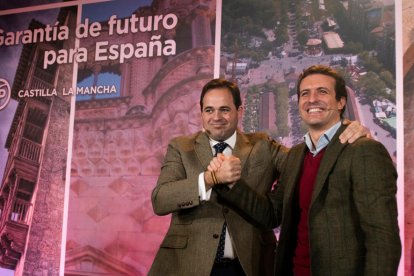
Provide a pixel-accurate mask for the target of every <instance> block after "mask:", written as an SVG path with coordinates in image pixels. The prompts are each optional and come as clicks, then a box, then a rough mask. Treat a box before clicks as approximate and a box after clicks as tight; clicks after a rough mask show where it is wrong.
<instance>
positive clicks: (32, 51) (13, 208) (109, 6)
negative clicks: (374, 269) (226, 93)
mask: <svg viewBox="0 0 414 276" xmlns="http://www.w3.org/2000/svg"><path fill="white" fill-rule="evenodd" d="M3 2H6V1H3ZM325 2H326V3H324V1H319V2H318V3H319V4H317V3H316V2H315V3H313V1H308V0H294V1H288V0H282V1H277V0H257V1H241V0H226V1H222V0H208V1H172V0H85V1H63V2H61V1H34V0H32V1H30V0H28V1H14V2H13V3H12V1H7V3H1V4H0V130H1V131H0V146H1V147H0V180H1V186H0V241H1V242H0V267H1V268H0V274H1V275H3V274H4V275H40V274H42V275H43V274H45V275H46V274H47V275H101V274H108V275H134V276H136V275H146V274H147V273H148V270H149V268H150V266H151V264H152V261H153V259H154V256H155V253H156V252H157V250H158V248H159V246H160V243H161V241H162V239H163V238H164V235H165V232H166V230H167V228H168V225H169V223H170V217H169V216H163V217H160V216H156V215H155V214H154V212H153V210H152V205H151V192H152V189H153V188H154V187H155V185H156V181H157V178H158V176H159V173H160V168H161V165H162V162H163V159H164V155H165V153H166V150H167V145H168V142H169V141H170V139H171V138H173V137H175V136H179V135H189V134H191V133H194V132H196V131H199V130H200V129H201V120H200V106H199V97H200V93H201V89H202V87H203V85H204V84H205V83H206V82H207V81H209V80H210V79H212V78H217V77H222V78H226V79H229V80H232V81H234V82H236V83H237V84H238V85H239V87H240V89H241V92H242V99H243V105H244V108H245V111H244V117H243V119H242V120H241V122H240V125H239V128H240V129H241V130H243V131H245V132H256V131H264V132H267V133H268V134H269V135H271V136H272V137H273V138H274V139H275V140H277V141H278V142H280V143H282V144H284V145H286V146H292V145H295V144H297V143H300V142H302V139H303V138H302V136H303V134H304V132H305V128H304V126H303V125H302V124H301V122H300V117H299V113H298V110H297V98H296V81H297V78H298V76H299V74H300V73H301V72H302V70H303V69H305V68H307V67H309V66H310V65H313V64H325V65H329V66H332V67H334V68H335V69H337V70H338V71H339V72H340V73H341V74H342V75H343V76H344V78H345V79H346V82H347V85H348V93H349V98H348V105H347V107H346V109H347V113H346V117H347V118H349V119H351V120H358V121H360V122H361V124H363V125H365V126H366V127H367V128H369V129H370V131H371V134H372V137H373V139H376V140H378V141H380V142H382V143H383V144H384V145H385V147H386V148H387V150H388V152H389V154H390V155H391V157H392V159H393V160H394V162H395V165H396V167H397V169H398V173H399V181H398V185H399V192H398V193H399V194H398V204H399V219H400V233H401V240H402V242H403V244H404V254H403V258H402V261H401V265H400V272H399V274H400V275H404V272H405V275H411V274H412V273H413V271H414V270H413V264H412V260H411V259H412V258H413V257H412V251H413V249H412V245H413V229H412V225H413V223H410V225H408V222H409V221H411V220H412V219H409V217H410V215H409V213H410V212H411V213H412V209H413V208H414V206H413V204H411V205H410V204H409V203H408V201H409V199H408V197H409V195H410V191H411V190H412V188H411V187H412V185H413V184H412V183H414V177H413V175H414V174H409V173H408V171H409V170H406V171H405V173H404V160H405V164H406V166H410V165H411V164H413V163H414V161H413V160H414V159H413V158H407V156H408V154H405V155H404V151H405V152H406V153H407V152H411V151H412V150H414V149H411V147H412V145H411V144H410V143H405V144H404V137H405V140H406V141H409V140H412V139H410V137H411V138H412V135H413V134H412V133H413V131H414V130H413V129H414V126H413V124H412V123H410V122H411V121H413V120H411V119H410V116H407V117H406V119H405V120H403V116H400V115H399V114H402V113H403V110H406V111H408V112H409V110H411V109H412V108H413V106H414V105H411V104H410V103H411V101H412V99H411V98H412V96H411V95H412V94H413V93H408V92H410V91H411V92H412V90H413V85H412V80H413V79H414V78H413V77H409V76H411V75H412V72H413V71H414V69H413V64H414V62H412V61H413V60H414V55H412V53H414V51H412V50H413V42H412V41H413V40H414V36H413V35H412V34H413V30H414V26H413V25H414V24H413V21H412V20H409V19H408V18H409V17H408V16H407V14H408V12H409V11H410V9H411V11H412V4H410V3H409V0H404V1H403V4H402V6H401V4H399V6H396V4H395V3H394V1H380V2H378V1H368V3H365V4H362V3H360V2H361V1H340V0H331V1H325ZM374 2H375V3H374ZM410 5H411V6H410ZM396 14H401V15H402V16H396ZM404 20H405V21H404ZM403 21H404V22H405V23H404V28H405V29H404V32H402V33H403V37H402V36H399V35H396V34H398V33H401V32H400V30H399V29H398V28H402V27H401V26H402V25H403V24H402V22H403ZM403 39H404V41H405V42H404V47H401V45H402V43H403ZM407 41H408V42H407ZM401 49H403V50H401ZM401 51H403V52H401ZM410 53H411V54H410ZM403 56H404V57H403ZM403 58H404V60H403ZM403 64H404V66H403ZM400 67H401V68H400ZM402 67H404V68H402ZM403 69H404V70H403ZM399 74H404V76H400V75H399ZM403 77H404V78H403ZM403 79H404V80H405V83H404V81H403ZM404 84H405V86H404ZM404 89H405V93H404ZM403 95H404V97H403ZM403 99H404V102H405V104H404V106H402V102H403ZM406 113H407V112H406ZM410 114H412V112H410ZM404 130H405V132H404ZM397 133H398V134H401V135H397ZM397 141H398V143H397ZM397 145H398V146H397ZM404 146H405V147H404ZM404 156H406V158H405V159H404ZM404 178H405V179H406V181H405V182H404ZM404 196H405V198H406V200H405V205H404ZM407 199H408V200H407ZM411 201H412V200H411ZM404 212H405V213H404ZM404 216H405V223H404Z"/></svg>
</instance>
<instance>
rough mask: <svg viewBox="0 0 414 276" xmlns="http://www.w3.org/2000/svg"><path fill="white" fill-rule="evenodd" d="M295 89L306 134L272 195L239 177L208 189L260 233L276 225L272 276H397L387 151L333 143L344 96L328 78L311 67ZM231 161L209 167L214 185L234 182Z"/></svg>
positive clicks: (392, 173)
mask: <svg viewBox="0 0 414 276" xmlns="http://www.w3.org/2000/svg"><path fill="white" fill-rule="evenodd" d="M297 87H298V91H297V96H298V103H299V112H300V116H301V118H302V120H303V121H304V123H305V124H306V125H307V127H308V133H307V134H306V135H305V137H304V139H305V141H304V143H302V144H300V145H297V146H295V147H293V148H292V149H291V151H290V152H289V155H288V158H287V161H286V169H285V170H284V171H283V173H282V175H281V178H280V181H279V183H278V184H277V185H276V190H275V191H274V193H271V194H268V195H267V196H266V197H263V196H261V195H258V194H257V193H256V192H254V191H253V190H252V189H250V188H249V187H248V185H247V184H248V183H247V182H246V181H245V180H244V179H243V178H242V177H241V178H240V179H238V180H237V181H236V183H235V184H234V183H232V188H231V189H223V186H224V185H217V186H215V187H214V189H215V190H216V191H218V192H219V194H220V196H219V198H222V199H225V200H226V202H227V203H228V204H229V205H234V206H236V208H238V209H240V210H243V211H244V212H245V213H246V214H247V215H248V216H249V217H250V218H251V219H253V220H254V221H255V222H257V223H259V224H260V225H263V226H266V227H270V228H273V227H277V226H279V225H281V233H280V239H279V244H278V249H277V257H276V275H313V276H315V275H316V276H318V275H396V274H397V270H398V264H399V260H400V255H401V244H400V238H399V229H398V221H397V203H396V198H395V195H396V190H397V187H396V179H397V172H396V170H395V167H394V165H393V163H392V160H391V158H390V156H389V154H388V152H387V150H386V149H385V148H384V146H383V145H382V144H380V143H379V142H376V141H375V140H372V139H367V138H360V139H359V140H357V141H356V142H354V143H352V144H341V143H340V142H339V139H338V137H339V135H340V134H341V133H342V132H343V131H344V126H343V125H341V119H342V114H343V112H344V109H345V104H346V101H347V92H346V87H345V82H344V80H343V79H342V78H341V77H340V76H339V75H338V74H337V73H336V72H335V71H334V70H332V69H331V68H328V67H325V66H320V65H319V66H312V67H310V68H308V69H306V70H305V71H304V72H303V73H302V74H301V76H300V77H299V81H298V85H297ZM230 159H231V162H232V163H231V164H235V166H228V164H227V163H228V162H229V160H230ZM236 160H237V158H236V157H229V158H224V157H222V156H219V157H218V158H216V159H215V160H213V161H212V163H211V165H210V169H211V170H214V171H215V175H216V178H217V183H226V181H225V180H224V179H225V176H226V175H227V174H228V173H229V171H231V172H232V173H234V174H237V168H238V167H237V161H236ZM222 179H223V180H222Z"/></svg>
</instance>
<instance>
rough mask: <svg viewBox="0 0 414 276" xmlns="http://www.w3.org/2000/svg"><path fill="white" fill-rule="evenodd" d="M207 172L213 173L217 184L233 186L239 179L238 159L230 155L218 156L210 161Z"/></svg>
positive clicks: (239, 167)
mask: <svg viewBox="0 0 414 276" xmlns="http://www.w3.org/2000/svg"><path fill="white" fill-rule="evenodd" d="M208 170H209V171H211V172H214V173H215V176H216V178H217V182H218V184H233V183H234V182H236V181H237V180H239V179H240V175H241V162H240V159H239V158H237V157H235V156H233V155H231V156H225V155H223V154H218V156H217V157H215V158H213V159H212V160H211V161H210V165H209V166H208Z"/></svg>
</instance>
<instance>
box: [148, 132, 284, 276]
mask: <svg viewBox="0 0 414 276" xmlns="http://www.w3.org/2000/svg"><path fill="white" fill-rule="evenodd" d="M233 155H235V156H237V157H239V158H240V160H241V164H242V176H243V178H244V179H245V180H246V181H247V183H249V184H248V185H249V187H250V188H251V189H252V190H254V191H255V192H257V193H258V194H261V195H264V194H266V192H268V191H270V189H271V186H272V184H273V183H274V181H275V179H276V178H277V177H278V176H279V172H280V171H281V168H282V167H283V165H284V162H285V161H286V157H287V149H286V148H285V147H283V146H281V145H280V144H278V143H276V142H274V141H271V140H270V139H269V138H268V136H267V135H265V134H260V133H255V134H243V133H240V132H237V139H236V145H235V147H234V149H233ZM212 158H213V154H212V151H211V147H210V144H209V139H208V136H207V135H206V134H205V133H203V132H199V133H196V134H194V135H192V136H185V137H178V138H175V139H173V140H172V141H171V142H170V143H169V145H168V149H167V154H166V156H165V160H164V163H163V166H162V168H161V174H160V176H159V179H158V182H157V186H156V187H155V188H154V190H153V192H152V205H153V209H154V212H155V213H156V214H157V215H168V214H171V215H172V216H171V224H170V227H169V229H168V232H167V234H166V236H165V238H164V240H163V241H162V243H161V246H160V248H159V250H158V252H157V254H156V257H155V260H154V262H153V264H152V266H151V269H150V271H149V275H156V276H158V275H179V276H183V275H185V276H187V275H198V276H199V275H210V272H211V269H212V267H213V263H214V258H215V254H216V250H217V246H218V242H219V239H218V237H219V234H220V232H221V228H222V226H223V223H224V221H225V220H226V221H227V227H228V231H229V232H230V236H231V238H232V244H233V247H234V249H235V253H236V255H237V257H238V258H239V261H240V263H241V265H242V267H243V269H244V271H245V273H246V275H263V274H262V273H263V272H262V271H261V270H260V269H261V268H262V269H263V268H265V267H264V266H265V265H261V263H262V260H264V259H266V256H263V254H262V249H263V248H264V247H266V245H267V243H270V244H272V245H274V243H275V237H274V234H273V232H272V230H270V229H268V228H267V229H265V228H264V227H258V226H257V225H253V224H252V223H251V221H249V220H247V219H246V218H244V217H243V216H241V215H240V213H238V212H237V211H234V210H232V209H230V208H228V207H227V206H226V204H224V203H223V202H220V201H219V200H218V198H217V193H216V191H214V190H213V191H212V193H211V197H210V199H209V200H208V201H200V199H199V191H198V177H199V174H200V173H202V172H203V171H206V169H207V166H208V164H209V163H210V161H211V159H212ZM271 253H272V255H274V252H271ZM270 258H271V260H272V261H273V259H272V256H271V257H270Z"/></svg>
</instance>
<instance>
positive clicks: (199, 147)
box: [194, 132, 213, 169]
mask: <svg viewBox="0 0 414 276" xmlns="http://www.w3.org/2000/svg"><path fill="white" fill-rule="evenodd" d="M194 150H195V152H196V154H197V157H198V160H199V161H200V163H201V164H202V166H203V168H204V169H207V166H208V165H209V164H210V161H211V159H213V152H212V151H211V146H210V142H209V139H208V136H207V134H205V133H204V132H200V134H199V135H198V136H197V137H196V139H195V145H194Z"/></svg>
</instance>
